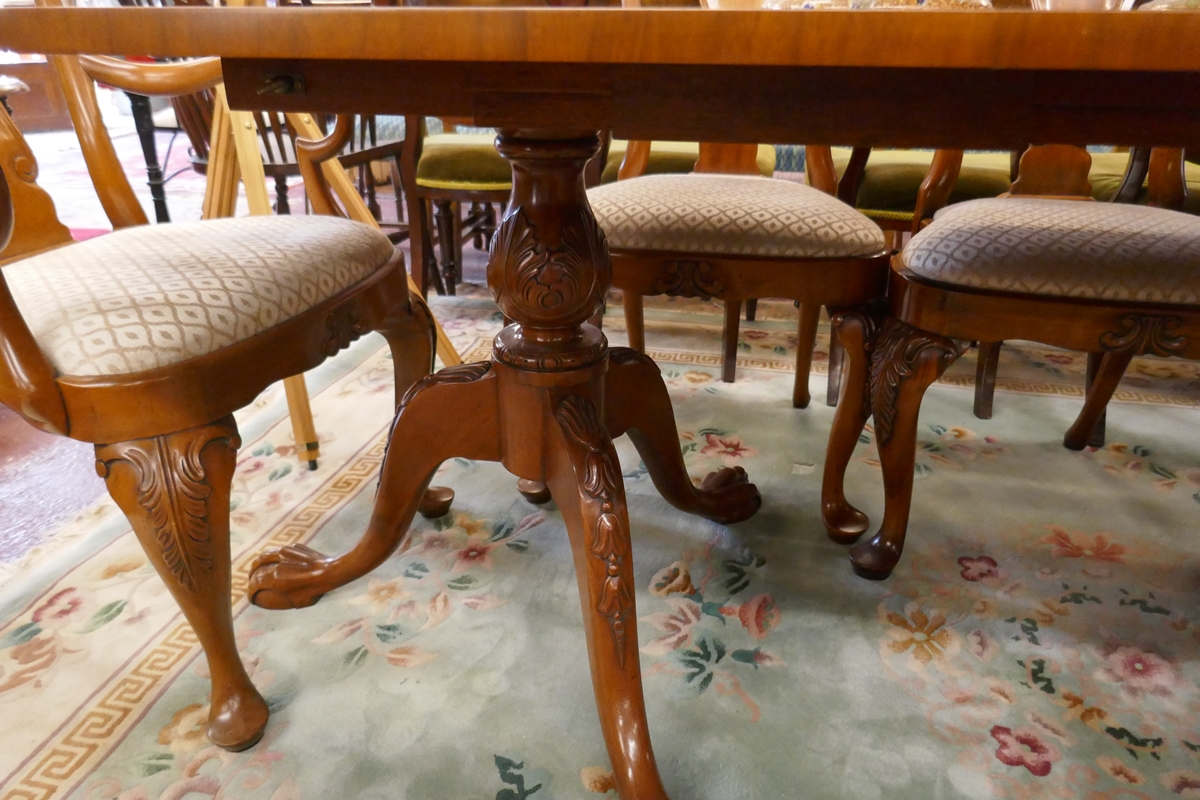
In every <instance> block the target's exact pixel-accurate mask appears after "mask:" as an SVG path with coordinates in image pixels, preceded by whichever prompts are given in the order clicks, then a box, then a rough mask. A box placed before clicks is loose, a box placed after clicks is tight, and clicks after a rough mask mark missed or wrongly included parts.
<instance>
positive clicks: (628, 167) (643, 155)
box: [617, 139, 650, 181]
mask: <svg viewBox="0 0 1200 800" xmlns="http://www.w3.org/2000/svg"><path fill="white" fill-rule="evenodd" d="M648 166H650V142H649V141H645V140H640V139H631V140H630V141H628V142H626V143H625V158H623V159H622V160H621V167H620V168H619V169H618V170H617V180H619V181H623V180H625V179H627V178H637V177H640V176H642V175H645V174H646V167H648Z"/></svg>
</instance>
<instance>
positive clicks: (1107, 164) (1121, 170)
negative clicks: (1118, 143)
mask: <svg viewBox="0 0 1200 800" xmlns="http://www.w3.org/2000/svg"><path fill="white" fill-rule="evenodd" d="M1128 163H1129V154H1128V153H1092V169H1091V171H1090V172H1089V173H1088V181H1089V182H1090V183H1091V184H1092V197H1094V198H1096V199H1097V200H1109V199H1111V198H1112V196H1113V195H1114V194H1116V191H1117V189H1118V188H1120V186H1121V180H1122V179H1123V178H1124V177H1125V167H1126V165H1127V164H1128ZM1184 177H1185V179H1186V180H1187V201H1186V202H1185V203H1184V206H1183V210H1184V211H1186V212H1187V213H1189V214H1200V164H1188V165H1187V166H1186V167H1185V171H1184ZM1148 194H1149V192H1148V190H1147V187H1146V185H1145V184H1143V185H1142V190H1141V191H1140V192H1138V198H1137V202H1138V203H1145V202H1146V200H1147V196H1148Z"/></svg>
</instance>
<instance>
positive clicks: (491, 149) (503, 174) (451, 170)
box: [417, 133, 512, 192]
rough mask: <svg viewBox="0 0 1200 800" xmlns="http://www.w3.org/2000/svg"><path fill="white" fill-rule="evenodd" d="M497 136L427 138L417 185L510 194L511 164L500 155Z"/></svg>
mask: <svg viewBox="0 0 1200 800" xmlns="http://www.w3.org/2000/svg"><path fill="white" fill-rule="evenodd" d="M495 141H496V134H494V133H442V134H437V135H435V136H426V137H425V144H424V147H423V148H422V150H421V160H420V162H419V163H418V164H417V185H418V186H423V187H425V188H428V189H460V190H465V191H482V192H486V191H507V190H509V189H511V188H512V171H511V170H510V169H509V166H508V162H507V161H505V160H504V159H503V158H502V157H501V156H500V154H499V153H497V152H496V146H495Z"/></svg>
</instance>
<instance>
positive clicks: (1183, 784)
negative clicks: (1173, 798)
mask: <svg viewBox="0 0 1200 800" xmlns="http://www.w3.org/2000/svg"><path fill="white" fill-rule="evenodd" d="M1159 780H1160V781H1162V785H1163V786H1165V787H1167V788H1168V789H1170V790H1171V791H1172V792H1174V793H1175V794H1177V795H1180V796H1181V797H1200V773H1198V772H1194V771H1192V770H1190V769H1177V770H1175V771H1174V772H1168V773H1166V774H1165V775H1162V776H1161V777H1160V778H1159Z"/></svg>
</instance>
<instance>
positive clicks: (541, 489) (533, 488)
mask: <svg viewBox="0 0 1200 800" xmlns="http://www.w3.org/2000/svg"><path fill="white" fill-rule="evenodd" d="M517 491H518V492H520V493H521V496H522V497H524V498H525V499H526V500H528V501H529V502H531V503H533V504H534V505H535V506H541V505H545V504H546V503H549V502H550V487H549V486H547V485H546V484H544V483H543V482H541V481H528V480H525V479H524V478H519V479H518V480H517Z"/></svg>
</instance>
